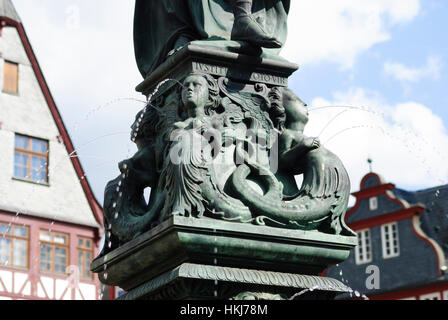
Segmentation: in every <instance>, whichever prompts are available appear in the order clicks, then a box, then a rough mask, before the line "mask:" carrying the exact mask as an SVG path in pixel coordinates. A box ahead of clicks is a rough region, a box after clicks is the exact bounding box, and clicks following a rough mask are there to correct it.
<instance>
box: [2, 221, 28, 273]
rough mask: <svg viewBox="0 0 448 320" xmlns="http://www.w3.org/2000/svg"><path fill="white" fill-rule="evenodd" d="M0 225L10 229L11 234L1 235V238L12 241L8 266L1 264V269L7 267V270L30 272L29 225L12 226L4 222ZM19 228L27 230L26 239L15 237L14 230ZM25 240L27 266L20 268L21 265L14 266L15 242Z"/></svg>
mask: <svg viewBox="0 0 448 320" xmlns="http://www.w3.org/2000/svg"><path fill="white" fill-rule="evenodd" d="M0 225H4V226H5V227H6V228H10V234H6V233H3V232H2V233H0V237H2V238H6V239H11V247H10V250H11V253H10V257H9V260H8V262H9V263H8V264H0V266H1V267H5V268H17V269H22V270H29V268H30V227H29V226H27V225H19V224H12V223H6V222H3V221H0ZM16 227H18V228H25V229H26V237H22V236H17V235H14V229H15V228H16ZM16 239H17V240H24V241H25V243H26V248H25V259H26V264H25V266H19V265H15V264H14V246H15V241H14V240H16Z"/></svg>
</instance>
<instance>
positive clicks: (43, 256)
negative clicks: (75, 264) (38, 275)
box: [39, 230, 69, 274]
mask: <svg viewBox="0 0 448 320" xmlns="http://www.w3.org/2000/svg"><path fill="white" fill-rule="evenodd" d="M39 242H40V271H41V272H51V273H63V274H65V273H66V268H67V265H68V256H69V255H68V253H69V236H68V235H67V234H64V233H60V232H51V231H46V230H41V231H40V234H39Z"/></svg>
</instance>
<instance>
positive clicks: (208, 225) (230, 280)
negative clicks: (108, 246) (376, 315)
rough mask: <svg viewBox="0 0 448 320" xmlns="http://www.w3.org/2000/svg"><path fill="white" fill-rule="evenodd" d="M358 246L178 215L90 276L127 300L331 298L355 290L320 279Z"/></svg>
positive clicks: (98, 264) (98, 263) (341, 239)
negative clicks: (115, 288)
mask: <svg viewBox="0 0 448 320" xmlns="http://www.w3.org/2000/svg"><path fill="white" fill-rule="evenodd" d="M355 245H356V238H353V237H345V236H336V235H329V234H322V233H318V232H313V231H302V230H285V229H279V228H272V227H266V226H256V225H245V224H237V223H232V222H225V221H219V220H215V219H208V218H201V219H197V218H186V217H180V216H173V217H171V218H170V219H169V220H167V221H165V222H164V223H162V224H161V225H159V226H157V227H156V228H154V229H152V230H150V231H148V232H146V233H145V234H142V235H140V236H139V237H138V238H136V239H134V240H132V241H130V242H128V243H126V244H124V245H123V246H121V247H120V248H118V249H116V250H114V251H112V252H110V253H108V254H107V255H105V256H103V257H100V258H97V259H95V260H94V261H93V263H92V270H93V271H94V272H96V273H98V274H99V278H100V280H101V282H102V283H104V284H107V285H113V286H118V287H121V288H123V289H124V290H125V291H127V294H126V295H125V296H123V297H121V299H131V300H133V299H168V300H176V299H220V300H221V299H231V298H235V297H236V298H238V295H240V297H241V294H242V296H247V295H249V296H252V295H253V294H256V295H257V296H259V298H260V299H262V298H266V299H267V300H271V299H276V298H282V299H291V298H292V297H294V296H295V298H298V299H299V298H303V299H332V298H334V296H335V295H337V294H341V293H345V292H349V288H347V287H346V286H345V285H343V284H342V283H340V282H339V281H337V280H335V279H331V278H325V277H319V276H318V275H320V274H321V273H322V271H323V270H324V269H325V268H327V267H328V266H330V265H333V264H337V263H339V262H342V261H344V260H345V259H347V258H348V256H349V254H350V250H351V249H352V248H353V247H354V246H355ZM246 293H247V294H246ZM260 294H261V295H260Z"/></svg>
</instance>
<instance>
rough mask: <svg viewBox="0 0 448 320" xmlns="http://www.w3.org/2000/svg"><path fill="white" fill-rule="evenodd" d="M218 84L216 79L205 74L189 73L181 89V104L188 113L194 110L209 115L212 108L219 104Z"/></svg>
mask: <svg viewBox="0 0 448 320" xmlns="http://www.w3.org/2000/svg"><path fill="white" fill-rule="evenodd" d="M218 93H219V90H218V85H217V83H216V80H215V79H214V78H213V77H212V76H210V75H207V74H200V73H191V74H190V75H188V76H187V77H186V78H185V80H184V82H183V87H182V91H181V100H182V104H183V105H184V107H185V108H186V111H187V112H188V113H189V114H190V113H191V111H193V110H195V111H196V112H194V113H197V111H199V112H200V113H202V112H203V113H205V114H207V115H210V112H211V110H212V109H215V108H217V106H218V105H219V97H218Z"/></svg>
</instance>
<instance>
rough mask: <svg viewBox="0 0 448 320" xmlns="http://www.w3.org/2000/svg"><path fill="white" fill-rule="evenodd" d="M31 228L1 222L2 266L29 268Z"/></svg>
mask: <svg viewBox="0 0 448 320" xmlns="http://www.w3.org/2000/svg"><path fill="white" fill-rule="evenodd" d="M28 248H29V230H28V227H26V226H19V225H12V224H5V223H0V266H10V267H19V268H28Z"/></svg>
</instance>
